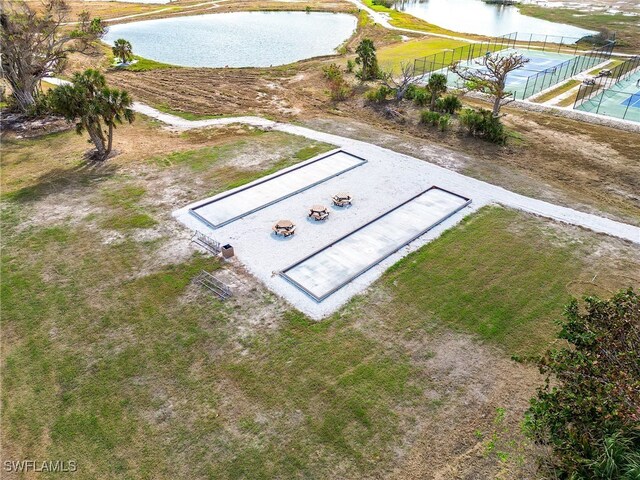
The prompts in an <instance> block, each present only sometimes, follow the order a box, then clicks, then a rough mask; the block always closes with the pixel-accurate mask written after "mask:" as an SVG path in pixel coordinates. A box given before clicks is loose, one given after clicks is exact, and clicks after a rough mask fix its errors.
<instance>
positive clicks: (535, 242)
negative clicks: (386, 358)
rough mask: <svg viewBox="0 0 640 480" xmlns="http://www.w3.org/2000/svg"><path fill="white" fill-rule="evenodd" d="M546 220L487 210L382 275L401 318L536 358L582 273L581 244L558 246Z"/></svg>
mask: <svg viewBox="0 0 640 480" xmlns="http://www.w3.org/2000/svg"><path fill="white" fill-rule="evenodd" d="M552 238H553V237H552V234H551V233H545V230H544V227H543V225H542V223H541V222H539V221H537V220H534V219H532V218H531V217H528V216H525V215H522V214H518V213H517V212H515V211H511V210H505V209H502V208H485V209H484V210H482V211H481V212H479V213H478V214H476V215H474V216H472V217H470V218H468V219H466V220H465V221H464V222H463V223H462V224H461V225H460V226H459V227H457V228H455V229H453V230H449V231H448V232H446V233H445V234H444V235H443V236H442V237H441V238H439V239H438V241H436V242H434V243H433V244H432V245H429V246H427V247H425V248H422V249H421V250H419V251H418V252H416V253H414V254H412V255H409V256H408V257H406V258H405V259H403V260H402V261H400V262H399V263H398V264H396V265H395V266H394V267H393V268H392V269H390V270H389V271H388V272H387V274H386V275H385V278H384V284H385V285H386V286H387V288H389V289H390V291H391V292H392V294H393V296H394V298H395V299H396V300H397V303H395V304H394V306H398V305H407V306H408V309H407V310H406V312H404V309H402V308H401V309H400V312H399V313H400V314H401V316H402V314H403V313H407V315H409V318H408V319H407V320H409V319H410V316H411V315H413V314H415V313H416V312H420V316H421V318H420V320H421V321H426V322H427V323H436V324H442V323H444V324H446V325H449V326H451V327H454V328H456V329H460V330H464V331H467V332H473V333H474V334H477V335H479V336H480V337H481V338H483V339H485V340H487V341H491V342H494V343H496V344H498V345H500V346H502V347H503V348H504V349H505V350H506V351H507V352H508V353H536V352H539V351H540V350H541V349H542V348H543V347H544V346H545V345H547V344H548V342H549V341H550V340H552V338H553V335H554V333H555V328H554V325H553V321H554V320H555V319H557V318H558V317H559V315H560V313H561V312H562V307H563V305H564V304H565V303H566V302H567V300H568V299H569V297H570V292H569V291H568V290H567V289H566V288H565V286H566V285H567V284H568V283H569V282H570V281H571V280H572V279H574V278H576V277H577V276H578V274H579V272H580V270H581V268H583V265H581V263H580V262H579V261H578V258H577V250H576V247H575V246H573V245H571V244H565V245H553V244H552V242H551V241H552Z"/></svg>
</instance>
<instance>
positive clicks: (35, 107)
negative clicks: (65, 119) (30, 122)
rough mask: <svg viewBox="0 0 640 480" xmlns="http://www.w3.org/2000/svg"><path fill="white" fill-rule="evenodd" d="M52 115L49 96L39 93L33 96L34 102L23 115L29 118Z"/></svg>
mask: <svg viewBox="0 0 640 480" xmlns="http://www.w3.org/2000/svg"><path fill="white" fill-rule="evenodd" d="M50 113H52V106H51V96H50V95H49V94H48V93H39V94H38V95H36V96H35V102H34V103H33V104H31V105H29V107H28V108H27V111H26V112H25V115H26V116H27V117H31V118H37V117H43V116H45V115H49V114H50Z"/></svg>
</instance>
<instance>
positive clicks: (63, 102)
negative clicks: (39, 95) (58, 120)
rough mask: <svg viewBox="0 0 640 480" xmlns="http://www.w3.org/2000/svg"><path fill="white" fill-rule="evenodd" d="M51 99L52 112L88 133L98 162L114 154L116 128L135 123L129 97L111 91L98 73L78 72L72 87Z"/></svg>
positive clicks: (60, 89)
mask: <svg viewBox="0 0 640 480" xmlns="http://www.w3.org/2000/svg"><path fill="white" fill-rule="evenodd" d="M50 96H51V98H50V103H51V106H52V109H53V110H54V111H55V112H56V113H58V114H60V115H62V116H64V117H65V118H66V119H67V120H70V121H76V131H77V132H78V134H82V132H83V131H84V130H86V131H87V133H88V134H89V138H90V139H91V141H92V142H93V144H94V145H95V146H96V157H97V159H98V160H104V159H106V158H107V157H108V156H109V154H110V153H111V149H112V146H113V130H114V129H115V127H116V125H117V124H119V123H123V121H127V122H129V123H131V122H133V120H134V112H133V110H131V105H132V103H133V102H132V100H131V97H130V96H129V94H128V93H127V92H126V91H124V90H118V89H115V88H109V87H108V86H107V84H106V81H105V78H104V76H103V75H102V74H101V73H100V72H98V71H96V70H91V69H89V70H86V71H85V72H83V73H76V74H75V75H74V77H73V83H72V84H66V85H61V86H59V87H56V88H55V89H54V90H52V91H51V93H50Z"/></svg>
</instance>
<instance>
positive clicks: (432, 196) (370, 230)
mask: <svg viewBox="0 0 640 480" xmlns="http://www.w3.org/2000/svg"><path fill="white" fill-rule="evenodd" d="M469 203H471V200H470V199H468V198H466V197H463V196H461V195H458V194H455V193H452V192H449V191H447V190H444V189H441V188H438V187H431V188H429V189H428V190H425V191H423V192H422V193H420V194H418V195H416V196H415V197H413V198H411V199H409V200H407V201H406V202H404V203H401V204H400V205H398V206H396V207H395V208H393V209H391V210H389V211H387V212H386V213H383V214H382V215H380V216H379V217H377V218H375V219H373V220H371V221H370V222H368V223H366V224H365V225H363V226H361V227H359V228H357V229H356V230H354V231H352V232H351V233H348V234H347V235H345V236H343V237H341V238H339V239H337V240H336V241H334V242H332V243H331V244H329V245H327V246H325V247H323V248H321V249H320V250H318V251H316V252H314V253H312V254H311V255H309V256H307V257H305V258H303V259H301V260H299V261H298V262H296V263H294V264H293V265H291V266H289V267H287V268H285V269H284V270H283V271H282V272H281V275H282V276H283V277H284V278H285V279H287V280H288V281H289V282H291V283H292V284H294V285H295V286H296V287H298V288H299V289H300V290H302V291H303V292H305V293H306V294H307V295H309V296H310V297H312V298H313V299H314V300H315V301H317V302H321V301H323V300H324V299H326V298H327V297H328V296H330V295H331V294H333V293H334V292H336V291H337V290H339V289H340V288H342V287H343V286H345V285H347V284H348V283H349V282H351V281H352V280H353V279H354V278H356V277H358V276H359V275H362V274H363V273H364V272H366V271H367V270H369V269H370V268H372V267H373V266H375V265H377V264H378V263H380V262H381V261H382V260H384V259H385V258H387V257H388V256H389V255H391V254H393V253H395V252H397V251H398V250H399V249H401V248H402V247H404V246H405V245H407V244H408V243H410V242H412V241H413V240H415V239H416V238H418V237H420V236H422V235H423V234H425V233H426V232H428V231H429V230H431V229H432V228H433V227H435V226H436V225H438V224H440V223H441V222H443V221H444V220H446V219H447V218H449V217H450V216H452V215H453V214H455V213H456V212H458V211H459V210H461V209H463V208H464V207H466V206H467V205H469Z"/></svg>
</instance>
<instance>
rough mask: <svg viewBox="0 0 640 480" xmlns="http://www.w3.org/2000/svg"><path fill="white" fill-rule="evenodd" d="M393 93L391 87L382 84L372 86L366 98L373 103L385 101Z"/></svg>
mask: <svg viewBox="0 0 640 480" xmlns="http://www.w3.org/2000/svg"><path fill="white" fill-rule="evenodd" d="M391 93H393V92H392V90H391V89H390V88H389V87H387V86H385V85H380V86H379V87H378V88H372V89H371V90H369V91H368V92H367V93H365V98H366V99H367V100H368V101H370V102H372V103H383V102H384V101H386V100H387V97H389V95H391Z"/></svg>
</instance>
